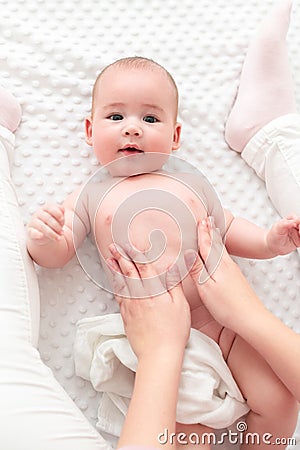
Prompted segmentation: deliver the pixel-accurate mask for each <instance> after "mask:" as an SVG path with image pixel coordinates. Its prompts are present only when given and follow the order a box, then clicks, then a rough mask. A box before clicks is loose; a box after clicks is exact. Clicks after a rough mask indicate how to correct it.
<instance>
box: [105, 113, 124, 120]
mask: <svg viewBox="0 0 300 450" xmlns="http://www.w3.org/2000/svg"><path fill="white" fill-rule="evenodd" d="M108 119H110V120H122V119H123V116H122V115H121V114H112V115H111V116H109V117H108Z"/></svg>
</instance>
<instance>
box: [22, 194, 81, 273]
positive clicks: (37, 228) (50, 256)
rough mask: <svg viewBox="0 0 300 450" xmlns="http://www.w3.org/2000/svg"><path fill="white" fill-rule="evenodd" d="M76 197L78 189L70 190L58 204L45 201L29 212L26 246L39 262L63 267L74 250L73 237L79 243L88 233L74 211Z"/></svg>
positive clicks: (54, 266) (45, 265)
mask: <svg viewBox="0 0 300 450" xmlns="http://www.w3.org/2000/svg"><path fill="white" fill-rule="evenodd" d="M77 197H78V191H77V192H74V193H73V194H71V195H70V196H69V197H68V198H67V199H66V200H65V202H64V204H63V206H62V207H61V206H58V205H46V206H44V207H43V208H41V209H39V210H38V211H37V212H36V213H35V214H34V215H33V216H32V219H31V220H30V222H29V224H28V226H27V230H28V233H27V249H28V252H29V254H30V255H31V257H32V259H33V260H34V261H35V262H36V263H37V264H39V265H40V266H43V267H49V268H56V267H63V266H64V265H65V264H66V263H67V262H68V261H69V260H70V259H71V258H72V257H73V256H74V254H75V252H76V249H75V245H74V240H76V245H80V243H81V242H82V241H83V239H84V237H85V236H86V234H87V233H88V231H89V230H87V228H86V226H85V224H84V223H83V222H82V221H81V220H80V218H79V217H78V216H77V215H76V214H75V205H76V201H77ZM76 211H77V206H76ZM75 224H76V225H75Z"/></svg>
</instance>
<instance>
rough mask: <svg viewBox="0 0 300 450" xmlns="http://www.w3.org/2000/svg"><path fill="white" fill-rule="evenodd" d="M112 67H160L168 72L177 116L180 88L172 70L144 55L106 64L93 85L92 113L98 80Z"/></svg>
mask: <svg viewBox="0 0 300 450" xmlns="http://www.w3.org/2000/svg"><path fill="white" fill-rule="evenodd" d="M111 67H121V68H122V67H124V68H132V69H149V70H155V69H156V70H157V69H158V70H161V71H163V72H164V73H165V74H166V76H167V78H168V80H169V81H170V82H171V85H172V87H173V89H174V93H175V101H176V116H177V109H178V89H177V86H176V83H175V80H174V78H173V77H172V75H171V74H170V72H168V71H167V69H165V68H164V67H163V66H162V65H160V64H158V63H157V62H155V61H153V59H150V58H145V57H143V56H129V57H127V58H121V59H118V60H117V61H114V62H113V63H111V64H109V65H108V66H106V67H105V68H104V69H103V70H102V71H101V72H100V74H99V75H98V77H97V78H96V81H95V83H94V87H93V92H92V115H93V111H94V101H95V97H96V91H97V86H98V82H99V80H100V79H101V77H102V75H103V74H104V73H105V72H106V71H107V70H108V69H110V68H111Z"/></svg>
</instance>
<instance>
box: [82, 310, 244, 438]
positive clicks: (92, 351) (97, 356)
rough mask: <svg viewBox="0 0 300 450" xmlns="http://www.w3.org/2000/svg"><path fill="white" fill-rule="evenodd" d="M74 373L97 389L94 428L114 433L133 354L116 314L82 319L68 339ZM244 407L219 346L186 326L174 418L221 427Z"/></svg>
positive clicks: (128, 390) (125, 401) (128, 389)
mask: <svg viewBox="0 0 300 450" xmlns="http://www.w3.org/2000/svg"><path fill="white" fill-rule="evenodd" d="M74 358H75V370H76V374H77V375H78V376H80V377H82V378H84V379H86V380H90V381H91V383H92V385H93V387H94V388H95V390H96V391H99V392H103V395H102V398H101V401H100V405H99V409H98V423H97V427H98V428H99V429H100V430H102V431H105V432H107V433H110V434H113V435H115V436H120V433H121V429H122V426H123V422H124V418H125V415H126V412H127V409H128V405H129V402H130V398H131V395H132V390H133V384H134V376H135V374H134V372H135V371H136V368H137V358H136V356H135V354H134V352H133V350H132V348H131V346H130V344H129V341H128V339H127V338H126V336H125V332H124V326H123V321H122V317H121V315H120V314H119V313H116V314H108V315H104V316H97V317H93V318H86V319H82V320H80V321H79V322H78V323H77V333H76V338H75V343H74ZM248 411H249V408H248V406H247V405H246V403H245V401H244V399H243V397H242V394H241V393H240V391H239V388H238V386H237V384H236V383H235V381H234V379H233V377H232V375H231V372H230V370H229V368H228V367H227V365H226V363H225V361H224V359H223V356H222V353H221V350H220V348H219V346H218V345H217V344H216V343H215V342H214V341H213V340H212V339H210V338H209V337H207V336H206V335H204V334H203V333H201V332H200V331H197V330H195V329H191V334H190V338H189V341H188V343H187V346H186V350H185V356H184V361H183V367H182V374H181V380H180V387H179V395H178V405H177V421H178V422H180V423H186V424H194V423H201V424H203V425H207V426H209V427H212V428H216V429H219V428H225V427H227V426H229V425H231V424H232V423H233V422H234V421H235V420H237V419H238V418H239V417H241V416H242V415H244V414H246V413H247V412H248Z"/></svg>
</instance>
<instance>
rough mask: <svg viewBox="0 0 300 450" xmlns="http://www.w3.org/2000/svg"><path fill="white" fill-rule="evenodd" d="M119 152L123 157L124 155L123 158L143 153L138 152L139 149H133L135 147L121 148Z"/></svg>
mask: <svg viewBox="0 0 300 450" xmlns="http://www.w3.org/2000/svg"><path fill="white" fill-rule="evenodd" d="M119 152H121V153H123V155H125V156H127V155H135V154H137V153H144V152H143V150H140V149H139V148H135V147H125V148H121V149H120V150H119Z"/></svg>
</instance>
